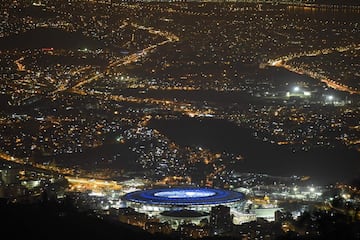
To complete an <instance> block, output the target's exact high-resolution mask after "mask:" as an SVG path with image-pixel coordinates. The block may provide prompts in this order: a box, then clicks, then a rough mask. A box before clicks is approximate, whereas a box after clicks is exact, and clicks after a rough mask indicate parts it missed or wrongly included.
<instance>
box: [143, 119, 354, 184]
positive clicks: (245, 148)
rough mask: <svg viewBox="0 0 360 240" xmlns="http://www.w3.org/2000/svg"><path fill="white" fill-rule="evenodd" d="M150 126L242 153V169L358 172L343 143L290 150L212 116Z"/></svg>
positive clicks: (339, 177) (180, 139) (319, 178)
mask: <svg viewBox="0 0 360 240" xmlns="http://www.w3.org/2000/svg"><path fill="white" fill-rule="evenodd" d="M150 126H151V127H153V128H156V129H158V130H159V131H160V132H162V133H164V134H165V135H167V136H168V137H169V138H170V139H172V140H174V141H175V142H176V143H178V144H180V145H183V146H189V145H190V146H201V147H205V148H209V149H211V150H213V151H214V152H221V151H226V152H230V153H235V154H241V155H243V156H244V157H245V160H244V161H242V162H239V164H240V165H241V166H240V168H241V169H242V170H243V171H244V172H256V173H267V174H273V175H281V176H290V175H300V176H311V177H312V179H313V181H314V182H317V183H330V182H335V181H347V180H352V179H353V178H355V177H356V176H358V175H359V174H360V154H359V152H356V151H355V150H348V149H345V148H343V147H339V148H337V149H326V148H317V149H313V150H310V151H308V152H304V151H302V152H295V153H293V152H292V151H291V150H290V149H288V148H286V147H284V146H278V145H274V144H270V143H267V142H262V141H258V140H256V139H254V138H253V137H252V135H251V130H249V129H244V128H240V127H238V126H236V125H235V124H232V123H229V122H227V121H223V120H214V119H203V120H199V119H189V118H185V119H181V120H152V121H151V123H150Z"/></svg>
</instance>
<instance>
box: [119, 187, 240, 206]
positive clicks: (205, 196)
mask: <svg viewBox="0 0 360 240" xmlns="http://www.w3.org/2000/svg"><path fill="white" fill-rule="evenodd" d="M244 197H245V196H244V194H242V193H240V192H235V191H229V190H222V189H214V188H194V187H185V188H161V189H148V190H143V191H136V192H131V193H128V194H126V195H125V196H124V200H125V201H127V202H133V203H139V204H145V205H173V206H184V205H219V204H226V203H233V202H238V201H242V200H243V199H244Z"/></svg>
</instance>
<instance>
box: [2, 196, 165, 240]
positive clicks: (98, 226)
mask: <svg viewBox="0 0 360 240" xmlns="http://www.w3.org/2000/svg"><path fill="white" fill-rule="evenodd" d="M0 213H1V216H2V227H1V228H2V232H3V234H5V235H4V236H9V237H10V238H12V239H55V240H56V239H74V238H78V239H87V240H90V239H121V240H126V239H169V238H166V237H164V236H159V235H152V234H150V233H148V232H145V231H144V230H142V229H140V228H137V227H133V226H131V225H127V224H123V223H120V222H115V221H110V220H103V219H99V218H97V217H95V216H89V215H88V214H85V213H80V212H77V211H76V210H75V209H73V208H72V206H70V205H67V204H60V205H59V204H56V203H31V204H16V203H6V202H5V201H2V202H1V203H0Z"/></svg>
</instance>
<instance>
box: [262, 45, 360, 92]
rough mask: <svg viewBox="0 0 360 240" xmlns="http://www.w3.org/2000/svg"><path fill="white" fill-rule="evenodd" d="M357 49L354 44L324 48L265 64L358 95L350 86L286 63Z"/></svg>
mask: <svg viewBox="0 0 360 240" xmlns="http://www.w3.org/2000/svg"><path fill="white" fill-rule="evenodd" d="M359 49H360V45H356V44H353V45H348V46H344V47H337V48H325V49H320V50H314V51H311V52H302V53H296V54H291V55H288V56H282V57H279V58H277V59H273V60H269V61H268V62H267V64H268V65H270V66H274V67H282V68H285V69H287V70H289V71H291V72H295V73H298V74H305V75H308V76H310V77H312V78H314V79H318V80H320V81H321V82H324V83H325V84H326V85H327V86H328V87H330V88H333V89H336V90H339V91H344V92H349V93H351V94H360V90H358V89H356V88H353V87H350V86H347V85H345V84H343V83H339V82H337V81H334V80H331V79H330V78H329V77H327V76H325V75H323V74H320V73H317V72H316V71H311V70H306V69H301V68H298V67H294V66H291V65H290V64H288V63H287V62H288V61H290V60H292V59H295V58H300V57H310V56H319V55H325V54H329V53H333V52H335V51H337V52H345V51H351V50H359Z"/></svg>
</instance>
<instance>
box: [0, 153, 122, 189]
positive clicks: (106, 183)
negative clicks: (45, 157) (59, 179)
mask: <svg viewBox="0 0 360 240" xmlns="http://www.w3.org/2000/svg"><path fill="white" fill-rule="evenodd" d="M0 158H1V159H3V160H6V161H8V162H12V163H17V164H21V165H24V166H28V167H32V168H36V169H39V170H45V171H49V172H53V173H58V174H62V175H64V176H65V178H66V179H67V180H68V181H69V183H70V184H71V185H72V187H74V186H75V187H76V189H78V190H79V189H93V190H99V189H104V188H105V189H112V190H119V189H121V185H119V184H118V183H117V182H116V181H111V180H102V179H94V178H85V177H77V176H75V174H74V170H73V169H69V168H61V167H55V166H48V165H43V164H39V163H31V162H28V161H27V160H26V159H21V158H17V157H13V156H10V155H9V154H6V153H4V152H0ZM79 186H81V187H79Z"/></svg>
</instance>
